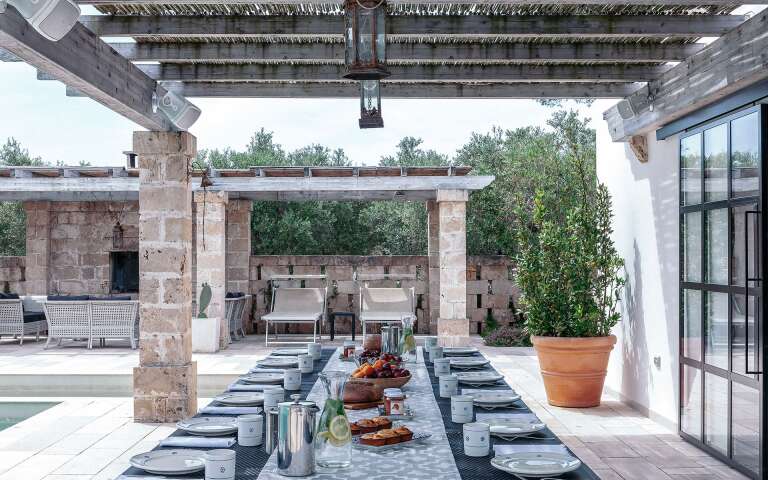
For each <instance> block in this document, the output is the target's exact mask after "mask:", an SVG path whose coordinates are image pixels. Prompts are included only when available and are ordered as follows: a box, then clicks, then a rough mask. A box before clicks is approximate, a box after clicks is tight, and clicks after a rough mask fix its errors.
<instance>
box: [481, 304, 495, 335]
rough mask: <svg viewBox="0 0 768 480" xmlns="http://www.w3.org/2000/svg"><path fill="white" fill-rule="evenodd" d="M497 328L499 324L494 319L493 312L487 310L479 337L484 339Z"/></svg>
mask: <svg viewBox="0 0 768 480" xmlns="http://www.w3.org/2000/svg"><path fill="white" fill-rule="evenodd" d="M497 328H499V322H498V321H497V320H496V317H494V316H493V312H492V311H490V310H489V311H488V313H486V314H485V321H484V322H483V331H482V333H481V334H480V336H482V337H486V336H488V335H489V334H490V333H491V332H493V331H494V330H496V329H497Z"/></svg>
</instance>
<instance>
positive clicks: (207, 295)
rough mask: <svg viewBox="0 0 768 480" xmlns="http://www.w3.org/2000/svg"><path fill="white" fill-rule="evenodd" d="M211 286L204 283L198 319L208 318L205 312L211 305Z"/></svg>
mask: <svg viewBox="0 0 768 480" xmlns="http://www.w3.org/2000/svg"><path fill="white" fill-rule="evenodd" d="M211 296H212V293H211V286H210V285H208V284H207V283H203V287H202V288H201V289H200V302H199V303H198V308H197V311H198V314H197V317H198V318H208V315H206V314H205V311H206V310H207V309H208V305H210V304H211Z"/></svg>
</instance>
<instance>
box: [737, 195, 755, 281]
mask: <svg viewBox="0 0 768 480" xmlns="http://www.w3.org/2000/svg"><path fill="white" fill-rule="evenodd" d="M756 210H757V204H756V203H753V204H749V205H740V206H738V207H733V210H732V212H733V213H732V215H731V231H732V234H731V249H732V252H731V284H732V285H742V286H743V285H744V280H745V279H746V276H747V274H746V272H745V270H746V268H747V265H746V261H747V260H749V276H750V277H752V278H754V276H755V265H757V255H756V254H755V252H756V251H755V247H756V245H757V244H758V238H757V237H756V231H755V222H756V218H755V216H754V215H749V216H745V214H746V212H748V211H756ZM745 222H746V223H745ZM745 226H746V228H748V229H749V231H748V234H749V239H748V244H749V252H746V253H748V254H749V258H747V257H746V255H745V252H744V233H745V232H744V229H745Z"/></svg>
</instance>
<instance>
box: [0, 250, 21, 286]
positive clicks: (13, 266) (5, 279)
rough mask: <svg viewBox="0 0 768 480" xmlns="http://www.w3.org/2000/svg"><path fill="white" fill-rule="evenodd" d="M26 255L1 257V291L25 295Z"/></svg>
mask: <svg viewBox="0 0 768 480" xmlns="http://www.w3.org/2000/svg"><path fill="white" fill-rule="evenodd" d="M26 270H27V267H26V258H25V257H0V292H3V293H18V294H19V295H25V294H26V289H25V285H24V284H25V280H26Z"/></svg>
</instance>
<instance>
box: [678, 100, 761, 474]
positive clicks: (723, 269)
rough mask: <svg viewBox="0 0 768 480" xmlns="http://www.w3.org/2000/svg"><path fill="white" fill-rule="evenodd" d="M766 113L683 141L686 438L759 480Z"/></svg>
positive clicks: (739, 117)
mask: <svg viewBox="0 0 768 480" xmlns="http://www.w3.org/2000/svg"><path fill="white" fill-rule="evenodd" d="M766 119H767V116H766V107H764V106H756V107H752V108H749V109H745V110H742V111H740V112H738V113H735V114H733V115H730V116H728V117H725V118H720V119H717V120H714V121H712V122H711V123H708V124H706V125H703V126H701V127H699V128H697V129H695V130H691V131H688V132H686V133H685V134H683V135H681V137H680V417H679V431H680V435H681V436H682V437H683V438H684V439H686V440H688V441H690V442H691V443H694V444H695V445H697V446H699V447H701V448H703V449H705V450H706V451H708V452H709V453H711V454H713V455H715V456H717V457H718V458H720V459H721V460H723V461H725V462H726V463H728V464H729V465H731V466H733V467H735V468H738V469H739V470H741V471H742V472H744V473H746V474H748V475H750V476H752V477H754V478H763V476H765V475H766V474H768V469H766V458H764V457H765V455H764V454H762V452H763V446H764V445H765V443H764V435H765V430H766V429H765V426H764V424H765V411H766V410H765V402H766V395H765V383H764V380H763V375H762V368H763V365H764V363H765V362H764V358H763V357H764V356H765V349H764V348H763V344H764V343H765V342H764V340H763V339H764V337H765V328H762V327H763V322H762V319H763V298H764V295H763V288H764V287H763V282H762V275H763V273H764V272H765V268H764V256H763V254H762V253H763V252H765V251H768V250H767V249H766V245H765V241H766V237H768V235H765V234H764V232H765V230H764V229H765V225H766V223H765V222H764V219H763V212H764V211H765V205H764V202H765V198H764V197H765V195H764V193H765V192H764V190H765V189H764V182H765V178H766V175H765V171H764V165H765V162H764V161H763V157H764V152H765V151H766V148H765V137H766V135H765V132H766V124H767V123H766Z"/></svg>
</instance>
